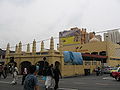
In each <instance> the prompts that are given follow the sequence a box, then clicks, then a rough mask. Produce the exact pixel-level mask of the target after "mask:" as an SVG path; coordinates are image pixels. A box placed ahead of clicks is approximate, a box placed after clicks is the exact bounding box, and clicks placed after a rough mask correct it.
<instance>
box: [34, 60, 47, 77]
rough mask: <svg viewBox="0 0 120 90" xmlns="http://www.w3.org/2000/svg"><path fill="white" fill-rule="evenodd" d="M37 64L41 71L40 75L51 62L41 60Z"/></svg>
mask: <svg viewBox="0 0 120 90" xmlns="http://www.w3.org/2000/svg"><path fill="white" fill-rule="evenodd" d="M36 65H38V66H39V72H38V74H39V75H43V69H44V68H45V67H46V66H48V65H49V63H48V62H46V61H39V62H37V63H36Z"/></svg>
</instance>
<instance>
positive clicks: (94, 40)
mask: <svg viewBox="0 0 120 90" xmlns="http://www.w3.org/2000/svg"><path fill="white" fill-rule="evenodd" d="M89 42H90V43H92V42H100V40H99V39H97V38H95V37H93V38H92V39H90V41H89Z"/></svg>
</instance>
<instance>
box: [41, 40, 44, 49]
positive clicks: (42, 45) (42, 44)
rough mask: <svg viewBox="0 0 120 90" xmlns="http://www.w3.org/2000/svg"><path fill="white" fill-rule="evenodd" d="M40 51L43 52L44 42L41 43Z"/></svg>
mask: <svg viewBox="0 0 120 90" xmlns="http://www.w3.org/2000/svg"><path fill="white" fill-rule="evenodd" d="M41 51H44V42H43V41H42V42H41Z"/></svg>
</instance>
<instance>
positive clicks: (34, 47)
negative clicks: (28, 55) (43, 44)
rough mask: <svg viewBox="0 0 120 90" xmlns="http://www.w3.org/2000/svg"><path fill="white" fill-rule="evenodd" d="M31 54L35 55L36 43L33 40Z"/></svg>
mask: <svg viewBox="0 0 120 90" xmlns="http://www.w3.org/2000/svg"><path fill="white" fill-rule="evenodd" d="M32 53H34V54H35V53H36V41H35V39H34V41H33V47H32Z"/></svg>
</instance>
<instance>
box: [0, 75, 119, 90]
mask: <svg viewBox="0 0 120 90" xmlns="http://www.w3.org/2000/svg"><path fill="white" fill-rule="evenodd" d="M11 81H12V77H11V76H8V77H7V78H6V79H3V78H1V79H0V90H23V86H22V85H21V76H19V78H18V83H17V85H10V82H11ZM39 81H40V87H41V90H44V89H43V88H44V84H43V81H42V80H41V79H40V78H39ZM119 89H120V82H119V81H116V80H115V79H114V78H112V77H110V76H109V74H106V75H102V76H95V75H90V76H78V77H69V78H62V79H60V83H59V89H58V90H119Z"/></svg>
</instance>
